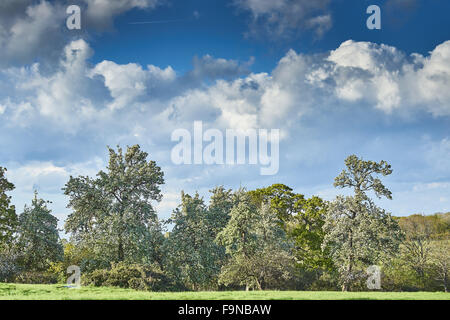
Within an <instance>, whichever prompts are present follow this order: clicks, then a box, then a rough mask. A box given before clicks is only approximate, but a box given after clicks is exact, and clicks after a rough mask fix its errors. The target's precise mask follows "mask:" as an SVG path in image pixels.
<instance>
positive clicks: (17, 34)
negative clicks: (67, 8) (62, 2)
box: [0, 0, 64, 66]
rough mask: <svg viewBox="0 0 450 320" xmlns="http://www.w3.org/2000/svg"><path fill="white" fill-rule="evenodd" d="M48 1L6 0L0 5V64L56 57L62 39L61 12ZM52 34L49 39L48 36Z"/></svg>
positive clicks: (21, 62) (57, 6)
mask: <svg viewBox="0 0 450 320" xmlns="http://www.w3.org/2000/svg"><path fill="white" fill-rule="evenodd" d="M60 9H61V7H60V6H59V5H53V4H51V3H49V2H47V1H41V2H39V3H37V4H34V3H33V1H25V0H20V1H9V0H8V1H6V2H2V4H1V5H0V12H1V13H0V47H1V48H2V50H1V51H0V66H2V65H8V64H11V63H13V64H23V63H29V62H32V61H33V59H35V58H36V57H44V56H47V57H48V58H49V59H51V58H54V57H55V53H56V50H57V49H60V47H61V44H62V42H63V39H62V34H61V32H58V30H60V29H61V23H62V21H63V14H64V12H63V11H62V10H60ZM49 34H51V35H52V39H51V41H50V39H49V37H48V35H49Z"/></svg>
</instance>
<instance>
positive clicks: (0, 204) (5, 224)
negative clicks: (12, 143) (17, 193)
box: [0, 167, 17, 250]
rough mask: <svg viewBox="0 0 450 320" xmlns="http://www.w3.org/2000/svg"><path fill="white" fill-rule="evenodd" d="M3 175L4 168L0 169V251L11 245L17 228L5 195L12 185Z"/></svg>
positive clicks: (15, 216)
mask: <svg viewBox="0 0 450 320" xmlns="http://www.w3.org/2000/svg"><path fill="white" fill-rule="evenodd" d="M5 173H6V168H2V167H0V250H1V249H2V248H5V247H8V245H10V244H11V242H12V240H13V238H14V232H15V228H16V226H17V215H16V209H15V207H14V206H13V205H11V197H10V196H8V195H7V194H6V193H7V192H9V191H12V190H14V185H13V184H12V183H10V182H9V181H8V180H7V179H6V177H5Z"/></svg>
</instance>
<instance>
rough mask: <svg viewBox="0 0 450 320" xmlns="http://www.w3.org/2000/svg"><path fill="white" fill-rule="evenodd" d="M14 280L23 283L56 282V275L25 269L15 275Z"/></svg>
mask: <svg viewBox="0 0 450 320" xmlns="http://www.w3.org/2000/svg"><path fill="white" fill-rule="evenodd" d="M15 282H16V283H24V284H55V283H58V275H57V274H55V273H51V272H38V271H25V272H21V273H19V274H18V275H17V276H16V277H15Z"/></svg>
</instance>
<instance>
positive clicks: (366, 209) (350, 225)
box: [322, 155, 402, 291]
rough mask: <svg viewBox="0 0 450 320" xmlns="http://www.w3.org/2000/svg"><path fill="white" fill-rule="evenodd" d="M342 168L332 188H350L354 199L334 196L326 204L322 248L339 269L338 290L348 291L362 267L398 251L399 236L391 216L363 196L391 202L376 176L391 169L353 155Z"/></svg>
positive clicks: (400, 236)
mask: <svg viewBox="0 0 450 320" xmlns="http://www.w3.org/2000/svg"><path fill="white" fill-rule="evenodd" d="M345 165H346V167H347V170H343V171H342V173H341V174H340V175H339V176H338V177H336V179H335V183H334V185H335V187H339V188H344V187H351V188H353V189H354V192H355V195H354V196H350V197H342V196H338V197H337V198H336V200H335V201H333V202H331V203H330V204H329V206H328V209H327V213H326V218H325V224H324V225H323V230H324V232H325V234H326V235H325V238H324V243H323V245H322V247H323V248H324V249H326V248H328V250H330V251H329V252H330V255H331V258H332V260H333V262H334V264H335V265H336V266H338V268H339V274H340V280H341V284H342V290H343V291H348V290H349V289H350V288H351V285H352V283H354V282H355V281H356V280H358V279H359V278H361V277H362V275H363V274H364V271H363V268H364V267H367V266H369V265H371V264H375V263H378V262H379V261H380V260H381V259H382V258H383V256H384V255H389V254H392V253H394V252H397V251H398V245H399V241H400V239H401V238H402V233H401V230H400V228H399V226H398V223H397V222H396V221H395V220H394V219H393V218H392V216H391V214H390V213H387V212H386V211H384V210H382V209H380V208H378V207H377V206H376V205H375V204H374V203H373V201H372V200H371V199H370V198H369V197H368V195H367V192H369V191H373V192H374V193H375V195H376V196H377V197H378V198H380V197H382V196H385V197H386V198H388V199H392V194H391V192H390V191H389V190H388V189H387V188H386V187H385V186H384V185H383V184H382V182H381V180H380V179H379V178H378V177H377V176H376V175H378V174H381V175H383V176H386V175H389V174H391V173H392V170H391V166H390V165H389V164H388V163H387V162H385V161H381V162H379V163H377V162H374V161H364V160H362V159H359V158H358V157H356V156H355V155H352V156H349V157H348V158H347V159H346V160H345Z"/></svg>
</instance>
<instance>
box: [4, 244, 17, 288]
mask: <svg viewBox="0 0 450 320" xmlns="http://www.w3.org/2000/svg"><path fill="white" fill-rule="evenodd" d="M19 271H20V267H19V265H18V263H17V254H16V253H15V252H14V251H13V250H11V249H6V248H5V249H2V250H0V282H12V281H14V278H15V277H16V275H17V274H18V273H19Z"/></svg>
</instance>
